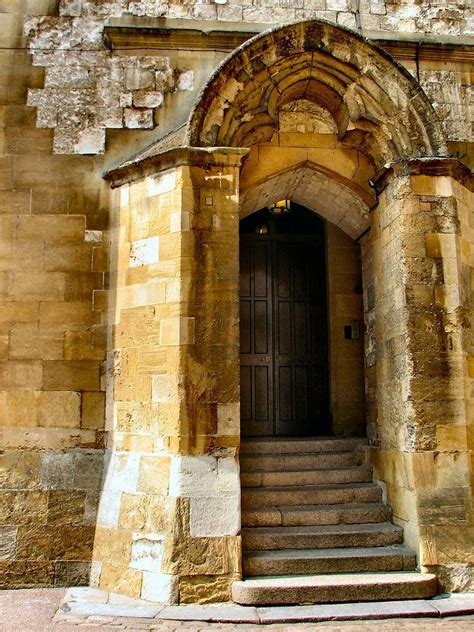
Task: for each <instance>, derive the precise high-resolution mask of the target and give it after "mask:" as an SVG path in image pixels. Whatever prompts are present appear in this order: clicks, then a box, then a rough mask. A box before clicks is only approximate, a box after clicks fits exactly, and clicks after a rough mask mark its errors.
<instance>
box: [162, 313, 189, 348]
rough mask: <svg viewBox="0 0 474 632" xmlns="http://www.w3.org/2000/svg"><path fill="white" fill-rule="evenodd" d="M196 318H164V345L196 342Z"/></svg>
mask: <svg viewBox="0 0 474 632" xmlns="http://www.w3.org/2000/svg"><path fill="white" fill-rule="evenodd" d="M194 323H195V319H194V318H164V319H163V320H162V321H161V329H160V343H161V344H162V345H188V344H194Z"/></svg>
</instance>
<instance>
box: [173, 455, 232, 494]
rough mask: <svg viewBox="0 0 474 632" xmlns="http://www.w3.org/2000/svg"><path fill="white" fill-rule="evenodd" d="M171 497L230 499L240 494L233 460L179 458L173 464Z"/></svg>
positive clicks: (205, 457)
mask: <svg viewBox="0 0 474 632" xmlns="http://www.w3.org/2000/svg"><path fill="white" fill-rule="evenodd" d="M169 494H170V496H189V497H191V498H206V497H212V496H215V497H231V496H237V495H239V494H240V477H239V466H238V463H237V461H236V460H235V458H234V457H221V458H218V457H213V456H177V457H174V458H173V459H172V461H171V472H170V490H169Z"/></svg>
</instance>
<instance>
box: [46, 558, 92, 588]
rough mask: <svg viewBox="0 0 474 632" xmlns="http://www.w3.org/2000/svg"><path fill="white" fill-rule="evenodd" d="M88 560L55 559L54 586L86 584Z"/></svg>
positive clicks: (89, 567) (88, 567)
mask: <svg viewBox="0 0 474 632" xmlns="http://www.w3.org/2000/svg"><path fill="white" fill-rule="evenodd" d="M90 572H91V563H90V562H77V561H73V562H72V561H57V562H55V563H54V585H55V586H88V585H89V577H90Z"/></svg>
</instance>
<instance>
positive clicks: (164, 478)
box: [137, 456, 170, 570]
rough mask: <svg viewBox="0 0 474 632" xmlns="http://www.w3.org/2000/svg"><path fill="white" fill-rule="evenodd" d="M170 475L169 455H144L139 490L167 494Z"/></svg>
mask: <svg viewBox="0 0 474 632" xmlns="http://www.w3.org/2000/svg"><path fill="white" fill-rule="evenodd" d="M169 476H170V459H169V458H168V457H159V456H142V457H141V459H140V473H139V478H138V485H137V490H138V491H143V492H152V493H157V494H163V495H166V494H167V493H168V485H169V483H168V481H169ZM149 570H150V569H149Z"/></svg>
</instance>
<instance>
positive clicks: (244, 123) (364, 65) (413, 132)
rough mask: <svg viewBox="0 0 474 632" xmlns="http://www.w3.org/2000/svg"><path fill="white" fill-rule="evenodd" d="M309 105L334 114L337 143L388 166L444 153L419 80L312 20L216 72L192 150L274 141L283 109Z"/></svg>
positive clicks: (356, 39)
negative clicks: (297, 102) (300, 103)
mask: <svg viewBox="0 0 474 632" xmlns="http://www.w3.org/2000/svg"><path fill="white" fill-rule="evenodd" d="M297 99H307V100H309V101H311V102H313V103H316V104H318V105H319V106H320V107H322V108H323V109H324V110H326V111H327V112H329V113H330V114H331V115H332V117H333V119H334V121H335V123H336V126H337V133H338V137H339V139H340V140H341V141H342V142H343V143H344V144H345V145H347V146H348V147H357V148H358V149H360V150H362V151H364V152H365V153H366V155H367V156H369V158H370V159H371V160H373V161H374V164H375V165H376V166H377V167H378V168H379V169H380V168H382V167H383V165H384V164H386V163H387V162H391V161H393V160H403V159H408V158H418V157H422V156H440V155H445V154H446V143H445V139H444V134H443V131H442V128H441V126H440V124H439V122H438V120H437V118H436V115H435V113H434V110H433V108H432V106H431V104H430V102H429V101H428V99H427V98H426V96H425V94H424V93H423V91H422V89H421V88H420V86H419V84H418V83H417V82H416V80H415V79H414V78H413V77H412V76H411V75H410V74H409V73H408V71H407V70H406V69H404V68H403V67H402V66H401V65H400V64H398V63H397V62H395V61H394V60H393V58H392V57H390V55H388V53H386V52H385V51H384V50H383V49H381V48H380V47H378V46H376V45H375V44H373V43H371V42H369V41H368V40H366V39H364V38H363V37H361V36H359V35H357V34H355V33H353V32H352V31H350V30H348V29H344V28H341V27H337V26H334V25H333V24H330V23H326V22H322V21H320V20H309V21H304V22H299V23H295V24H290V25H288V26H284V27H279V28H275V29H272V30H270V31H266V32H264V33H262V34H260V35H258V36H256V37H255V38H253V39H251V40H249V41H248V42H246V43H245V44H244V45H243V46H241V47H240V48H239V49H237V50H236V51H235V52H234V53H233V54H232V55H230V57H228V58H227V59H226V60H225V61H224V62H223V63H222V64H221V66H220V67H219V68H218V69H217V70H216V72H215V73H214V75H213V76H212V77H211V79H210V80H209V81H208V83H207V84H206V86H205V87H204V89H203V90H202V92H201V95H200V97H199V99H198V101H197V103H196V104H195V106H194V109H193V111H192V112H191V114H190V117H189V119H188V123H187V127H186V140H187V143H188V144H189V145H190V146H193V147H219V146H220V147H248V146H251V145H254V144H257V143H262V142H268V141H270V139H271V137H272V135H273V133H274V131H275V127H276V123H277V113H278V110H279V108H281V107H282V106H284V105H285V104H287V103H290V102H292V101H295V100H297Z"/></svg>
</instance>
